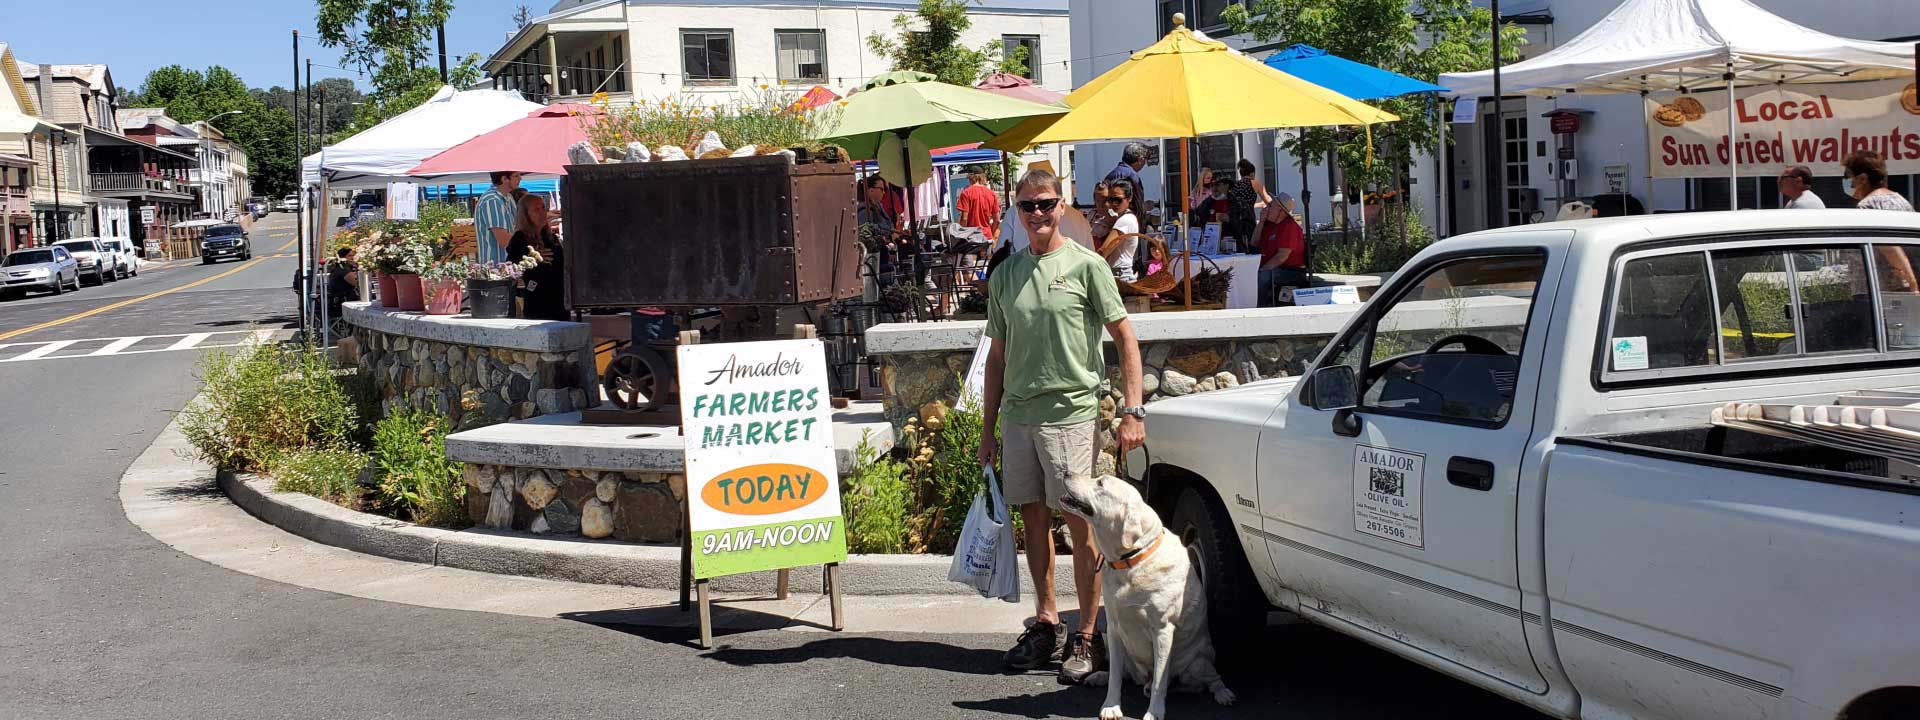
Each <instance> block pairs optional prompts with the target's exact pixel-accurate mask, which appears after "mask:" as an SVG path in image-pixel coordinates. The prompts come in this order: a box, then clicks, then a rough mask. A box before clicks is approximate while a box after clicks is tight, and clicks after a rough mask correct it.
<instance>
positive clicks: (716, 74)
mask: <svg viewBox="0 0 1920 720" xmlns="http://www.w3.org/2000/svg"><path fill="white" fill-rule="evenodd" d="M680 68H681V70H680V72H681V75H683V76H684V80H685V82H686V84H688V85H731V84H733V31H732V30H681V31H680Z"/></svg>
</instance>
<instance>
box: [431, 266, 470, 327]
mask: <svg viewBox="0 0 1920 720" xmlns="http://www.w3.org/2000/svg"><path fill="white" fill-rule="evenodd" d="M472 264H473V263H472V261H470V260H468V259H466V258H464V257H454V258H448V259H446V260H442V261H440V262H437V263H434V264H433V265H432V266H430V267H428V268H427V269H426V271H425V272H422V273H420V281H421V286H422V289H423V290H424V291H425V295H426V313H427V314H428V315H457V314H459V312H460V301H461V299H462V293H461V289H462V288H463V287H464V286H465V282H466V280H467V278H468V277H469V276H470V275H471V274H472V271H471V270H470V269H469V266H470V265H472Z"/></svg>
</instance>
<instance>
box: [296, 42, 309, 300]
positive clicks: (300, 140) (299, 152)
mask: <svg viewBox="0 0 1920 720" xmlns="http://www.w3.org/2000/svg"><path fill="white" fill-rule="evenodd" d="M293 91H294V93H295V97H296V99H297V98H298V93H299V92H300V31H299V30H295V31H293ZM300 127H301V125H300V103H298V102H295V103H294V104H293V128H294V133H293V187H294V192H295V193H296V195H297V196H298V197H301V198H303V199H304V198H305V197H306V194H307V188H306V184H307V180H306V177H305V175H306V167H307V163H306V157H307V153H306V143H305V142H304V140H305V138H304V137H302V135H303V133H301V132H300ZM304 215H305V213H303V212H300V211H299V210H295V211H294V213H293V239H294V242H296V243H298V244H299V245H300V250H299V252H297V253H295V254H294V256H295V257H297V258H299V260H298V262H299V263H300V268H299V269H298V270H296V271H294V277H295V278H298V279H299V284H300V301H299V302H300V336H301V337H308V336H309V335H308V332H307V331H308V328H309V327H311V326H310V325H309V324H308V323H309V319H308V318H307V293H308V290H309V289H310V286H311V284H312V282H313V278H312V277H311V276H309V275H308V274H307V242H306V239H305V238H306V234H305V232H304V231H305V229H306V223H304V222H302V221H303V220H304V219H305V217H304Z"/></svg>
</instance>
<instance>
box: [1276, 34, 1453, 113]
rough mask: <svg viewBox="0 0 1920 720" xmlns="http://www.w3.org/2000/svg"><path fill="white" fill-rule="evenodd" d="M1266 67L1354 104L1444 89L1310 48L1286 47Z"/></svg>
mask: <svg viewBox="0 0 1920 720" xmlns="http://www.w3.org/2000/svg"><path fill="white" fill-rule="evenodd" d="M1266 62H1267V67H1270V68H1273V69H1275V70H1279V71H1280V72H1283V73H1286V74H1288V75H1292V76H1294V77H1297V78H1300V79H1301V80H1305V81H1307V82H1310V83H1313V84H1315V85H1319V86H1320V87H1323V88H1326V89H1328V90H1332V91H1334V92H1337V93H1340V94H1341V95H1345V96H1347V97H1350V98H1353V99H1355V100H1375V99H1379V98H1390V97H1399V96H1401V95H1413V94H1416V93H1426V92H1432V93H1437V92H1444V91H1446V88H1443V87H1440V86H1439V85H1435V84H1433V83H1430V82H1427V81H1425V80H1420V79H1417V78H1410V77H1407V76H1405V75H1401V74H1400V73H1397V72H1393V71H1391V70H1382V69H1380V68H1377V67H1374V66H1372V65H1367V64H1364V63H1357V62H1354V61H1352V60H1348V59H1346V58H1343V57H1340V56H1338V55H1333V54H1330V53H1328V52H1327V51H1325V50H1321V49H1320V48H1317V47H1314V46H1312V45H1290V46H1287V47H1285V48H1282V49H1281V50H1280V51H1279V52H1276V53H1274V54H1272V55H1269V56H1267V61H1266Z"/></svg>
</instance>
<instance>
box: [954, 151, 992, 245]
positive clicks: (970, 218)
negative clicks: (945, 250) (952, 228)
mask: <svg viewBox="0 0 1920 720" xmlns="http://www.w3.org/2000/svg"><path fill="white" fill-rule="evenodd" d="M967 180H969V181H970V182H971V184H969V185H967V188H966V189H965V190H961V191H960V199H959V200H957V201H955V202H954V209H956V210H958V211H959V212H960V226H961V227H970V228H980V232H983V233H986V235H987V241H988V242H989V243H991V242H992V241H994V240H997V239H999V238H1000V196H999V195H996V194H994V192H993V189H992V188H989V187H987V171H986V170H984V169H981V167H980V166H978V165H975V166H973V167H970V168H967Z"/></svg>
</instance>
